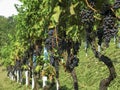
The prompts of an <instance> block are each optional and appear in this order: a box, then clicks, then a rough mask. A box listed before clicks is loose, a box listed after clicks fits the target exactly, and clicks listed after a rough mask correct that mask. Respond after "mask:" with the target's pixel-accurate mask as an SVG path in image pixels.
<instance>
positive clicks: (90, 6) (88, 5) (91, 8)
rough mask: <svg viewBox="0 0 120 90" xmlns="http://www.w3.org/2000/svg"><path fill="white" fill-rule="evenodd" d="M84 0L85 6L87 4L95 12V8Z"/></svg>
mask: <svg viewBox="0 0 120 90" xmlns="http://www.w3.org/2000/svg"><path fill="white" fill-rule="evenodd" d="M85 2H86V4H87V6H88V7H89V8H90V9H92V10H93V11H94V12H97V10H96V9H94V8H93V7H92V6H91V5H90V4H89V3H88V0H85Z"/></svg>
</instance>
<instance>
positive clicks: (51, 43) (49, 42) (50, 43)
mask: <svg viewBox="0 0 120 90" xmlns="http://www.w3.org/2000/svg"><path fill="white" fill-rule="evenodd" d="M53 34H54V30H50V31H49V32H48V38H47V39H46V40H45V47H46V48H47V50H52V49H53V48H55V47H57V43H56V38H55V37H54V36H53Z"/></svg>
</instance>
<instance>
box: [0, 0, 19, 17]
mask: <svg viewBox="0 0 120 90" xmlns="http://www.w3.org/2000/svg"><path fill="white" fill-rule="evenodd" d="M14 4H20V2H19V1H18V0H0V15H1V16H5V17H9V16H12V15H17V14H18V12H17V10H16V9H15V7H14Z"/></svg>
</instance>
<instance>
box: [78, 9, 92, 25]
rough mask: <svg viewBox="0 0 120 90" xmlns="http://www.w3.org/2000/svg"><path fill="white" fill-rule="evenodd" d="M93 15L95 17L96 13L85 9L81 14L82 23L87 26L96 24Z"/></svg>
mask: <svg viewBox="0 0 120 90" xmlns="http://www.w3.org/2000/svg"><path fill="white" fill-rule="evenodd" d="M93 15H94V12H93V11H92V10H89V9H83V10H82V11H81V13H80V17H81V22H82V23H85V24H87V23H91V22H94V18H93Z"/></svg>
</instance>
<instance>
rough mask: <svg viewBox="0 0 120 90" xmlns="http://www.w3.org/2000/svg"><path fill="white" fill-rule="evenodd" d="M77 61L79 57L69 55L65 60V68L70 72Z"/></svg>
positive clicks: (76, 64)
mask: <svg viewBox="0 0 120 90" xmlns="http://www.w3.org/2000/svg"><path fill="white" fill-rule="evenodd" d="M78 63H79V59H78V58H77V56H76V55H70V56H69V57H68V60H67V62H66V69H67V70H68V71H70V72H71V71H72V70H73V69H74V68H75V67H77V66H78Z"/></svg>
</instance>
